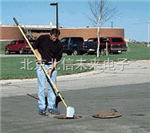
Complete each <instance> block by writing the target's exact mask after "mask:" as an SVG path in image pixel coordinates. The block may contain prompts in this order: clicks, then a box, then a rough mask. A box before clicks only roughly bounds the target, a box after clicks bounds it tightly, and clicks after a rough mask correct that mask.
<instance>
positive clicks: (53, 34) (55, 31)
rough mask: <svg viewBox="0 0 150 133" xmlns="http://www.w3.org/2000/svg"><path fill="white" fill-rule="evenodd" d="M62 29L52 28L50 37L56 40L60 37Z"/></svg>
mask: <svg viewBox="0 0 150 133" xmlns="http://www.w3.org/2000/svg"><path fill="white" fill-rule="evenodd" d="M59 35H60V31H59V30H58V29H51V30H50V39H51V40H52V41H56V39H57V38H58V37H59Z"/></svg>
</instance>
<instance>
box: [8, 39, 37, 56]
mask: <svg viewBox="0 0 150 133" xmlns="http://www.w3.org/2000/svg"><path fill="white" fill-rule="evenodd" d="M29 41H30V43H31V45H32V44H33V43H34V41H35V40H29ZM10 52H18V53H19V54H23V53H24V52H30V53H31V52H32V51H31V49H30V47H29V45H28V44H27V42H26V40H13V41H11V42H10V43H9V44H8V45H6V46H5V54H9V53H10Z"/></svg>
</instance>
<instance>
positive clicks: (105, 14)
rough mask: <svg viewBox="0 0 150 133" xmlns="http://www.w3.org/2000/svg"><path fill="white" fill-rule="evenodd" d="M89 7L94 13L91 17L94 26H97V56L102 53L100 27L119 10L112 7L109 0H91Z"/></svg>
mask: <svg viewBox="0 0 150 133" xmlns="http://www.w3.org/2000/svg"><path fill="white" fill-rule="evenodd" d="M89 8H90V11H91V13H92V18H89V19H90V20H91V21H92V23H93V25H94V26H97V39H98V46H97V57H99V55H100V53H99V51H100V39H99V37H100V28H101V26H102V25H103V24H104V23H105V22H107V21H108V20H110V19H111V18H113V17H114V16H115V14H116V12H117V10H116V7H113V8H112V7H111V6H110V4H109V3H108V0H91V1H89Z"/></svg>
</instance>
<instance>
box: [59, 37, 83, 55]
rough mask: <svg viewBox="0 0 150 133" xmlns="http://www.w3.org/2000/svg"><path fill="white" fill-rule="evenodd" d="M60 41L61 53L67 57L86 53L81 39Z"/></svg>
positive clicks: (72, 38) (74, 38)
mask: <svg viewBox="0 0 150 133" xmlns="http://www.w3.org/2000/svg"><path fill="white" fill-rule="evenodd" d="M60 41H61V43H62V44H63V53H67V55H71V54H73V55H78V54H84V53H86V50H85V49H84V39H83V38H82V37H64V38H62V39H61V40H60Z"/></svg>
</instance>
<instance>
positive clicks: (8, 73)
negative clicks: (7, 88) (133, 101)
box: [0, 43, 150, 79]
mask: <svg viewBox="0 0 150 133" xmlns="http://www.w3.org/2000/svg"><path fill="white" fill-rule="evenodd" d="M129 48H130V51H127V52H124V53H122V54H111V55H109V56H108V57H106V56H100V57H99V58H97V57H96V55H78V56H63V58H62V60H61V63H62V61H63V59H68V58H70V59H74V64H75V63H79V62H77V61H76V60H79V59H80V58H82V59H83V60H86V61H85V62H91V61H90V60H91V59H94V58H96V59H97V60H98V59H99V60H100V61H101V62H103V61H104V60H107V59H108V58H109V59H110V60H113V61H117V60H118V59H119V58H127V60H143V59H144V60H149V59H150V48H147V47H144V46H142V45H140V44H131V43H130V44H129ZM24 59H25V61H27V59H29V62H30V61H32V63H31V64H30V65H29V69H31V68H33V70H27V67H26V70H23V69H21V67H23V66H24V64H23V63H21V62H23V61H24ZM85 62H84V63H85ZM61 63H60V64H59V65H58V68H60V70H58V75H67V74H73V73H81V72H86V71H89V69H83V70H82V71H81V70H80V69H77V70H76V69H75V68H76V67H77V66H74V71H72V70H67V71H66V70H63V64H61ZM35 68H36V61H35V57H7V58H1V68H0V69H1V79H25V78H35V77H36V72H35V71H36V70H35Z"/></svg>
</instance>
